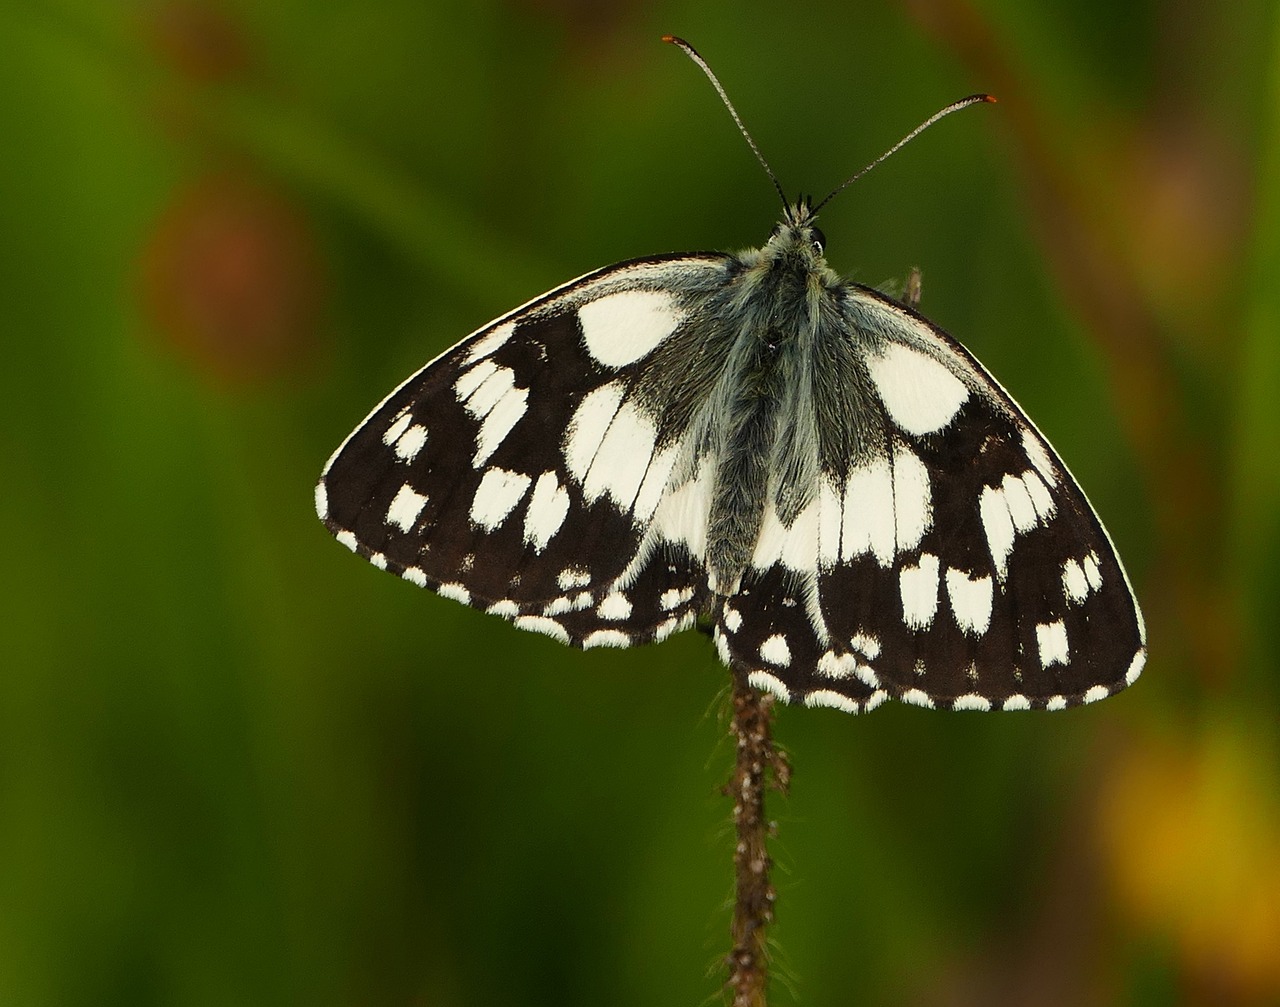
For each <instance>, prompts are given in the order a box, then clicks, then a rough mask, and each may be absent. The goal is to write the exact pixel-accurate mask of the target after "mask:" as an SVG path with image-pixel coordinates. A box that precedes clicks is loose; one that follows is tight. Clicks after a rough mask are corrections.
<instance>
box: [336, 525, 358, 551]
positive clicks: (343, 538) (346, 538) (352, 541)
mask: <svg viewBox="0 0 1280 1007" xmlns="http://www.w3.org/2000/svg"><path fill="white" fill-rule="evenodd" d="M334 538H336V539H337V540H338V544H339V545H344V546H346V547H347V548H348V549H350V550H351V551H352V552H355V551H356V548H357V547H358V546H359V544H360V543H358V542H357V541H356V537H355V536H354V535H352V534H351V532H349V531H345V530H344V531H340V532H338V534H337V535H335V536H334Z"/></svg>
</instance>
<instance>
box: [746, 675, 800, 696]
mask: <svg viewBox="0 0 1280 1007" xmlns="http://www.w3.org/2000/svg"><path fill="white" fill-rule="evenodd" d="M747 684H748V685H749V686H751V687H752V688H753V689H761V690H763V691H764V692H771V693H773V694H774V695H775V696H777V697H778V698H779V699H780V700H782V701H783V702H784V703H790V702H791V690H790V689H788V688H787V687H786V685H785V684H784V683H783V681H782V679H780V678H778V676H776V675H770V674H769V673H768V672H767V671H753V672H752V673H751V674H750V675H748V676H747Z"/></svg>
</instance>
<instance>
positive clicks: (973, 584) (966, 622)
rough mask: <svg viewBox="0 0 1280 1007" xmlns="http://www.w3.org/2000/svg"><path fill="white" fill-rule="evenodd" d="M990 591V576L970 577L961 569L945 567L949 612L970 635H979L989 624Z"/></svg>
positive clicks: (991, 587) (991, 588) (991, 586)
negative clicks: (949, 602)
mask: <svg viewBox="0 0 1280 1007" xmlns="http://www.w3.org/2000/svg"><path fill="white" fill-rule="evenodd" d="M992 591H993V585H992V583H991V578H990V577H972V578H971V577H970V576H969V575H968V574H967V573H965V572H964V571H963V570H957V569H955V567H949V568H948V569H947V597H948V598H950V599H951V613H952V615H954V616H955V617H956V625H957V626H959V627H960V628H961V629H962V630H964V631H965V632H966V633H969V634H970V635H973V636H981V635H982V634H983V633H985V632H986V631H987V627H988V626H990V625H991V596H992Z"/></svg>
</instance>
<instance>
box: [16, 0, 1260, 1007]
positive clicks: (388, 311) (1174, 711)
mask: <svg viewBox="0 0 1280 1007" xmlns="http://www.w3.org/2000/svg"><path fill="white" fill-rule="evenodd" d="M663 32H678V33H680V34H682V35H684V36H686V37H688V38H690V39H691V40H693V41H694V42H695V43H696V44H697V45H698V46H699V47H700V48H701V49H702V51H703V53H704V54H705V55H706V56H707V57H708V59H709V60H710V61H711V62H712V64H713V65H714V66H715V67H716V69H717V72H718V73H719V74H720V76H721V78H722V80H723V81H724V82H725V84H726V86H727V87H728V89H729V91H730V93H731V94H732V95H733V96H734V100H735V102H736V103H737V105H738V107H739V109H740V110H741V112H742V114H743V116H744V118H745V119H746V121H747V122H748V124H749V125H750V126H751V128H752V130H753V131H754V133H755V136H756V138H757V140H758V141H759V143H760V145H761V147H762V148H763V149H764V151H765V153H766V155H767V156H768V157H769V158H770V160H771V161H772V163H773V166H774V168H775V170H776V171H777V172H778V174H779V176H780V177H781V179H782V180H783V182H784V184H785V185H786V186H788V187H795V188H794V189H792V191H798V190H799V189H803V190H804V191H817V192H824V191H826V189H827V188H829V187H830V186H832V185H834V184H836V182H838V181H839V180H840V179H842V178H843V177H845V176H846V175H847V174H849V173H850V172H851V171H852V170H854V169H855V168H856V167H858V166H860V165H861V164H863V163H865V162H866V161H867V160H869V159H870V158H871V157H873V156H874V155H876V154H877V153H879V152H880V151H881V150H882V149H884V148H885V147H887V146H888V145H889V144H890V143H891V142H893V141H894V140H895V139H897V137H898V136H900V135H901V134H902V133H903V132H905V131H906V130H907V129H908V128H910V127H911V126H912V125H914V124H915V123H916V122H917V121H919V120H920V119H921V118H923V116H924V115H926V114H928V113H929V112H931V111H933V110H934V109H935V108H937V107H939V106H940V105H942V104H944V103H946V102H947V101H949V100H952V99H953V98H956V97H958V96H960V95H962V94H966V93H969V92H973V91H977V90H988V91H992V92H994V93H996V94H997V95H998V96H999V97H1000V99H1001V104H1000V105H997V106H995V107H994V108H988V109H982V110H975V111H972V112H967V113H965V114H964V115H963V116H958V117H956V118H954V119H951V120H948V121H947V122H946V123H944V124H942V125H941V126H939V127H937V128H935V129H934V130H932V131H930V132H929V133H928V134H927V135H926V136H924V137H922V138H921V139H920V140H918V141H917V142H916V143H914V144H913V145H912V146H910V147H909V148H908V149H907V150H905V151H904V152H902V153H901V154H899V155H897V156H896V157H895V158H893V159H892V160H891V161H890V162H889V163H888V164H886V165H884V166H882V167H881V168H879V169H877V171H876V172H874V173H872V174H871V175H869V176H868V177H867V178H866V179H864V180H862V181H860V182H859V183H858V185H857V186H855V187H853V188H852V189H851V190H850V191H848V192H846V193H845V194H844V195H843V196H842V197H841V198H840V200H838V201H837V202H836V203H835V204H833V205H832V206H831V207H830V208H829V210H827V211H825V212H824V214H823V216H824V220H823V228H824V230H825V232H826V234H827V236H828V238H829V241H830V245H829V249H828V255H829V258H830V259H831V261H832V263H833V264H834V265H835V266H836V267H837V268H841V269H843V270H845V271H846V272H847V273H849V274H850V275H853V276H854V277H856V278H858V279H860V280H862V281H864V282H869V283H873V284H878V283H881V282H884V281H887V280H891V279H895V278H898V279H900V278H901V277H903V276H904V275H905V274H906V272H907V270H908V269H909V268H910V267H911V266H920V267H921V268H922V269H923V273H924V302H923V306H924V308H925V310H926V311H927V312H928V313H929V315H930V316H931V317H932V318H934V319H935V320H936V321H938V322H939V323H940V324H942V325H944V326H945V327H946V328H948V329H949V330H950V331H952V332H954V333H955V334H956V335H958V336H959V337H960V338H962V339H963V340H965V341H966V343H967V344H968V345H969V346H970V347H971V348H972V349H973V350H974V351H975V352H976V353H977V354H978V355H979V356H980V357H981V358H982V359H983V360H984V361H985V362H986V363H987V364H988V365H989V366H990V368H991V369H992V370H993V372H994V373H996V374H997V375H998V376H999V377H1000V378H1001V380H1002V381H1003V382H1004V383H1005V384H1006V385H1007V386H1008V387H1009V388H1010V389H1012V390H1013V392H1014V394H1015V395H1017V396H1018V398H1019V400H1020V401H1021V402H1022V403H1023V405H1025V406H1026V407H1027V408H1028V410H1029V411H1030V412H1031V413H1032V414H1033V415H1034V416H1035V417H1036V418H1037V420H1038V422H1039V423H1040V425H1041V426H1042V428H1043V429H1044V430H1045V432H1046V433H1047V434H1048V435H1049V436H1050V437H1051V439H1052V440H1053V441H1054V442H1055V444H1056V445H1057V447H1058V448H1059V450H1060V451H1061V453H1062V454H1063V456H1064V457H1065V458H1067V459H1068V460H1069V462H1070V463H1071V465H1072V467H1073V469H1074V470H1075V472H1076V475H1077V476H1078V477H1079V478H1080V480H1081V482H1082V483H1083V484H1084V485H1085V486H1086V487H1088V488H1089V491H1090V494H1091V497H1092V499H1093V501H1094V503H1095V504H1096V505H1097V507H1098V509H1099V510H1100V512H1101V513H1102V515H1103V516H1104V518H1105V519H1106V520H1107V522H1108V524H1109V526H1110V529H1111V531H1112V534H1113V536H1114V537H1115V539H1116V541H1117V544H1118V546H1119V548H1120V551H1121V552H1122V554H1123V555H1124V556H1125V557H1126V558H1127V560H1128V564H1129V567H1130V571H1131V574H1132V575H1133V577H1134V580H1135V583H1136V586H1137V588H1138V592H1139V595H1140V597H1141V598H1142V600H1143V602H1144V607H1145V609H1146V612H1147V616H1148V623H1149V628H1150V635H1151V641H1152V648H1151V654H1152V656H1151V661H1150V663H1149V665H1148V670H1147V672H1146V674H1145V676H1144V677H1143V679H1142V680H1141V682H1140V683H1139V684H1138V685H1137V686H1136V687H1135V688H1134V689H1132V690H1130V691H1128V692H1126V693H1124V694H1123V695H1122V696H1120V697H1118V698H1116V699H1112V700H1109V701H1108V702H1106V703H1104V704H1102V705H1100V706H1096V707H1090V708H1087V709H1084V710H1078V711H1073V712H1070V713H1064V714H1056V715H1026V716H1019V715H1009V716H989V717H978V716H970V715H943V714H933V713H929V712H926V711H922V710H918V709H912V708H901V707H897V706H893V705H891V706H889V707H886V708H884V709H882V710H880V711H878V712H876V713H875V714H874V715H873V716H870V717H865V718H856V719H855V718H849V717H846V716H844V715H841V714H837V713H833V712H830V711H806V710H790V709H789V710H784V711H782V713H781V715H780V717H779V723H778V728H777V731H778V736H779V739H780V740H781V742H782V743H783V744H784V745H786V746H787V747H788V748H789V749H790V751H791V753H792V757H793V762H794V765H795V774H796V775H795V780H794V789H793V794H792V796H791V798H790V799H789V800H786V801H782V800H775V801H774V804H773V808H774V811H775V812H776V814H777V816H778V818H779V820H780V840H779V842H778V844H777V849H776V856H777V859H778V860H779V862H780V865H781V869H780V873H779V878H778V881H779V887H780V889H781V900H780V909H779V923H778V925H777V926H776V928H775V931H774V936H775V938H776V941H777V958H776V967H777V974H778V981H777V982H776V983H775V990H774V1002H776V1003H778V1004H786V1003H791V1002H796V1003H800V1002H803V1003H808V1004H843V1003H852V1002H861V1003H903V1004H907V1003H910V1004H949V1005H950V1004H987V1003H995V1002H1003V1003H1033V1002H1034V1003H1038V1004H1064V1005H1066V1004H1080V1003H1118V1002H1130V1003H1151V1004H1159V1003H1170V1002H1186V1003H1193V1002H1203V1003H1266V1002H1275V1001H1276V1000H1280V965H1277V960H1278V958H1280V956H1277V954H1276V951H1275V949H1276V947H1277V946H1280V798H1278V796H1277V794H1278V789H1280V788H1278V786H1277V782H1278V781H1277V776H1278V772H1280V770H1278V761H1277V760H1278V756H1277V752H1278V750H1280V748H1278V741H1277V735H1278V733H1280V728H1278V726H1277V694H1278V692H1280V688H1278V678H1277V669H1278V662H1277V658H1276V655H1277V653H1280V639H1278V637H1280V632H1278V631H1277V616H1278V615H1280V479H1278V478H1277V476H1276V472H1277V456H1278V455H1280V404H1278V403H1280V398H1278V397H1277V395H1276V391H1275V390H1276V389H1277V388H1278V387H1280V350H1278V349H1277V347H1278V346H1280V340H1278V337H1280V283H1277V277H1278V276H1280V115H1278V114H1277V109H1280V60H1278V59H1277V56H1278V55H1280V33H1278V26H1277V23H1276V18H1275V8H1274V5H1273V4H1271V3H1267V2H1265V0H1228V2H1224V3H1221V4H1218V5H1199V4H1195V3H1193V2H1186V0H1180V2H1175V3H1171V4H1156V3H1145V4H1134V5H1128V6H1121V7H1116V6H1115V5H1113V4H1110V3H1104V2H1102V0H1077V2H1073V3H1066V2H1051V3H1043V4H1036V5H1026V4H1020V3H1015V2H1013V0H904V2H903V3H900V4H895V3H865V4H808V5H803V6H802V7H799V8H785V9H782V8H778V7H776V6H775V5H772V4H767V3H763V2H758V0H746V2H740V3H736V4H733V5H729V4H724V3H704V4H692V3H664V4H653V5H646V4H638V3H625V2H624V3H621V4H618V5H614V6H604V5H595V4H589V3H583V2H573V0H560V2H541V3H539V2H533V0H524V2H519V3H517V2H512V3H507V4H498V3H489V4H480V5H467V4H451V3H432V4H422V3H413V2H409V0H378V2H376V3H368V2H361V3H355V2H338V0H333V2H327V3H322V4H303V3H300V2H297V0H283V2H278V3H273V4H269V5H266V4H262V5H255V4H249V3H247V2H230V0H228V2H227V3H216V2H214V0H203V2H201V0H137V2H134V3H128V4H100V3H97V2H93V0H37V2H32V3H26V4H7V5H5V6H4V7H3V8H2V9H0V37H2V38H4V39H5V44H4V47H3V48H4V55H3V57H0V95H3V97H2V98H0V136H3V138H4V144H5V154H4V155H3V156H0V235H2V236H3V241H0V311H2V312H3V346H4V352H3V366H0V470H2V471H3V473H4V479H3V488H2V489H0V527H3V528H4V529H5V530H6V532H7V534H6V543H5V548H4V560H3V563H2V565H0V571H2V572H3V577H0V1002H2V1003H6V1004H8V1003H12V1004H24V1005H43V1004H49V1005H54V1004H57V1005H76V1004H86V1005H87V1004H115V1003H120V1004H131V1005H135V1004H136V1005H147V1004H183V1005H188V1004H190V1005H200V1004H209V1005H214V1004H218V1005H221V1004H227V1003H263V1004H275V1003H280V1004H287V1003H308V1004H316V1005H320V1004H420V1005H431V1007H435V1005H446V1007H447V1005H455V1004H458V1005H461V1004H466V1005H472V1004H504V1005H512V1004H530V1005H533V1004H548V1005H550V1004H555V1005H573V1004H602V1003H604V1004H616V1005H629V1004H636V1005H639V1004H646V1005H648V1004H696V1003H703V1002H707V998H708V997H714V995H715V991H716V989H717V985H718V983H719V981H720V973H719V972H718V966H717V961H718V956H720V955H721V954H722V953H723V952H724V950H725V949H726V948H727V925H728V914H727V911H726V910H725V908H724V907H725V900H726V899H727V897H728V895H729V893H730V883H731V870H730V859H729V856H730V832H729V818H728V804H727V802H726V801H725V800H723V798H721V796H720V795H719V794H718V792H717V791H718V787H719V785H720V784H721V782H722V781H723V780H724V779H725V778H726V775H727V771H728V766H729V762H730V752H729V749H728V747H727V744H726V741H725V725H724V722H723V718H722V715H721V712H720V711H721V707H722V703H723V698H724V691H725V687H726V685H727V677H726V673H725V671H724V669H722V668H721V667H720V666H719V665H718V663H717V661H716V660H715V659H714V656H713V654H712V651H711V648H710V647H709V646H708V645H707V644H706V643H705V641H703V640H701V639H699V638H697V637H696V636H695V635H694V634H685V635H684V636H682V637H681V638H678V639H675V640H672V641H670V642H669V643H667V644H664V645H662V646H661V647H658V648H649V649H642V650H639V651H635V652H623V653H598V652H596V653H590V654H585V655H584V654H578V653H574V652H571V651H569V650H567V649H564V648H561V647H559V646H558V645H556V644H555V643H553V642H551V641H548V640H545V639H543V638H540V637H535V636H532V635H529V634H523V633H520V632H518V631H515V630H513V629H511V628H510V627H508V626H506V625H505V624H503V623H501V622H499V621H498V620H496V619H492V618H488V617H485V616H483V615H480V614H478V613H475V612H472V611H469V610H466V609H463V608H462V607H461V606H458V605H455V604H453V603H452V602H448V601H445V600H442V599H439V598H436V597H434V596H431V595H429V594H426V593H423V592H420V591H416V590H414V589H413V588H411V587H410V586H409V585H407V584H405V583H403V582H399V581H397V580H395V579H394V578H391V577H388V576H386V575H384V574H381V573H379V572H378V571H377V570H374V569H373V568H372V567H369V566H368V565H367V564H363V563H360V562H358V561H356V560H355V559H354V558H353V557H352V556H350V555H349V554H348V553H347V552H346V551H345V550H343V549H341V548H339V547H338V546H336V545H335V544H334V542H333V541H332V540H331V539H330V538H329V537H328V535H326V534H325V532H324V531H323V529H322V528H321V526H320V525H319V523H318V522H316V521H315V519H314V517H313V516H312V513H311V486H312V484H313V481H314V479H315V477H316V475H317V474H318V471H319V468H320V466H321V464H322V463H323V461H324V459H325V457H327V455H328V453H329V452H330V451H331V450H332V448H333V447H334V446H335V445H336V444H337V443H338V442H339V441H340V440H341V438H342V437H343V436H344V435H345V434H346V432H347V431H348V430H349V429H350V428H351V427H352V426H353V425H354V424H355V422H356V421H358V420H359V418H360V417H361V416H363V415H364V413H365V411H366V410H367V409H368V408H369V407H370V406H371V405H372V404H373V403H374V402H376V401H377V400H378V399H379V398H380V397H381V396H382V395H383V394H385V392H386V391H387V390H389V389H390V388H391V387H393V386H394V385H395V383H396V382H398V381H399V380H400V379H401V378H402V377H404V376H405V375H406V374H407V373H409V372H410V371H411V370H413V369H414V368H416V367H417V366H418V365H420V364H421V363H422V362H423V361H425V360H426V359H429V358H430V357H431V356H434V355H435V354H436V353H437V352H439V351H440V350H441V349H443V348H444V347H446V346H447V345H449V344H450V343H452V342H454V341H455V340H456V339H458V338H459V337H460V336H462V335H463V334H465V333H466V332H469V331H471V330H472V329H474V328H476V327H477V326H478V325H480V324H482V323H483V322H484V321H486V320H487V319H488V318H490V317H493V316H495V315H497V314H499V313H501V312H502V311H504V310H506V309H507V308H509V307H511V306H512V305H514V304H517V303H520V302H521V301H523V300H525V299H527V298H529V297H531V296H533V295H534V294H536V293H538V292H540V291H541V290H543V289H545V288H547V287H550V286H552V285H554V284H556V283H559V282H561V281H563V280H564V279H567V278H568V277H570V276H574V275H577V274H579V273H582V272H584V271H586V270H588V269H590V268H593V267H595V266H598V265H601V264H604V263H608V262H611V261H615V260H618V259H622V258H628V257H631V256H635V255H641V254H645V253H651V252H661V251H668V250H676V249H695V248H711V247H729V248H738V247H744V246H748V245H753V244H758V243H759V242H761V241H762V240H763V239H764V237H765V236H767V234H768V230H769V228H770V226H771V224H772V222H773V220H774V217H775V215H776V212H777V207H776V205H775V201H774V197H773V193H772V192H771V190H770V188H769V186H768V184H767V183H766V182H765V180H764V179H763V177H762V176H761V175H760V173H759V169H758V167H757V166H756V165H755V163H754V162H753V161H752V159H751V157H750V156H749V154H748V152H747V151H746V149H745V147H744V146H743V145H742V141H741V139H740V138H739V137H738V136H737V135H736V133H735V132H734V130H733V128H732V125H731V123H730V122H729V120H728V118H727V117H726V116H725V115H724V112H723V110H722V109H721V108H719V107H718V104H717V102H716V100H715V96H714V94H713V93H712V92H711V90H710V89H709V88H708V87H707V86H706V82H705V81H704V80H703V79H702V77H701V75H700V74H698V73H697V71H696V69H694V68H693V67H691V66H690V65H689V64H688V63H687V61H685V60H684V59H683V57H681V56H680V54H679V53H677V52H675V51H674V50H672V49H670V48H668V47H665V46H662V45H661V44H660V43H659V42H658V37H659V35H660V34H662V33H663Z"/></svg>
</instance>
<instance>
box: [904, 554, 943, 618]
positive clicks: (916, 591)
mask: <svg viewBox="0 0 1280 1007" xmlns="http://www.w3.org/2000/svg"><path fill="white" fill-rule="evenodd" d="M898 591H899V593H900V594H901V595H902V621H903V622H905V623H906V624H907V625H908V626H909V627H910V628H911V629H915V630H921V629H928V628H929V627H930V626H931V625H932V624H933V616H934V613H935V612H937V610H938V557H937V556H934V555H932V554H931V553H927V552H926V553H922V554H921V555H920V563H919V565H918V566H904V567H903V568H902V569H901V570H900V571H898Z"/></svg>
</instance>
